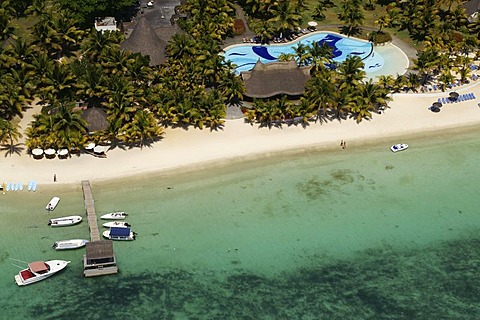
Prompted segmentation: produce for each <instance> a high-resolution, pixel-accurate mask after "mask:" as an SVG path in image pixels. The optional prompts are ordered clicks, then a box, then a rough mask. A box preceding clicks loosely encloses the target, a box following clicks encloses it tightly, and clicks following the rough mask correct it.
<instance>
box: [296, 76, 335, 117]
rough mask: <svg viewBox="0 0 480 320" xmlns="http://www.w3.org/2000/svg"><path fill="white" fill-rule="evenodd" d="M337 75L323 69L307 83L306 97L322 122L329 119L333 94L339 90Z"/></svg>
mask: <svg viewBox="0 0 480 320" xmlns="http://www.w3.org/2000/svg"><path fill="white" fill-rule="evenodd" d="M336 77H337V73H336V72H335V71H332V70H329V69H326V68H322V69H319V70H317V71H316V72H314V73H313V75H312V78H311V79H310V80H309V81H308V82H307V84H306V87H305V94H304V97H305V99H306V100H307V101H308V103H309V105H310V108H311V109H312V110H316V114H317V119H318V120H320V121H322V120H324V119H326V118H327V112H328V110H329V108H330V106H331V105H332V103H333V101H332V99H333V98H332V92H334V91H336V90H337V87H336V82H337V78H336Z"/></svg>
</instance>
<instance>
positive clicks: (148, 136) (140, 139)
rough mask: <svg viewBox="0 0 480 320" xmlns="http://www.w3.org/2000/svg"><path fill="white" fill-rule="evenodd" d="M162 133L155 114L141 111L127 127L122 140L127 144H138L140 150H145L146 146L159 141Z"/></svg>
mask: <svg viewBox="0 0 480 320" xmlns="http://www.w3.org/2000/svg"><path fill="white" fill-rule="evenodd" d="M162 133H163V130H162V128H160V127H159V126H158V125H157V121H156V120H155V117H154V116H153V113H151V112H149V111H148V110H145V109H141V110H138V111H137V112H136V113H135V115H134V117H133V120H132V121H131V122H130V123H128V124H127V125H126V127H125V134H124V135H123V136H122V139H124V140H125V142H127V143H132V144H138V145H140V148H143V146H144V145H149V144H150V143H152V142H154V141H156V140H157V139H159V137H160V136H161V134H162Z"/></svg>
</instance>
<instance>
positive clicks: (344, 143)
mask: <svg viewBox="0 0 480 320" xmlns="http://www.w3.org/2000/svg"><path fill="white" fill-rule="evenodd" d="M343 149H347V141H343Z"/></svg>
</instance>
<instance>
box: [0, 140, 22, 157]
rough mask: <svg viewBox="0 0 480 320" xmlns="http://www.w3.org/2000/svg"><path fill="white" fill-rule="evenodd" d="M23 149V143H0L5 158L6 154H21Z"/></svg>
mask: <svg viewBox="0 0 480 320" xmlns="http://www.w3.org/2000/svg"><path fill="white" fill-rule="evenodd" d="M24 150H25V145H24V144H23V143H17V144H12V145H11V144H2V145H1V146H0V151H5V158H6V157H7V156H12V155H13V154H17V155H21V153H22V152H23V151H24Z"/></svg>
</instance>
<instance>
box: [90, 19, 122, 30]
mask: <svg viewBox="0 0 480 320" xmlns="http://www.w3.org/2000/svg"><path fill="white" fill-rule="evenodd" d="M95 30H97V31H100V32H102V33H103V32H105V31H118V28H117V21H116V20H115V18H114V17H105V18H96V19H95Z"/></svg>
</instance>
